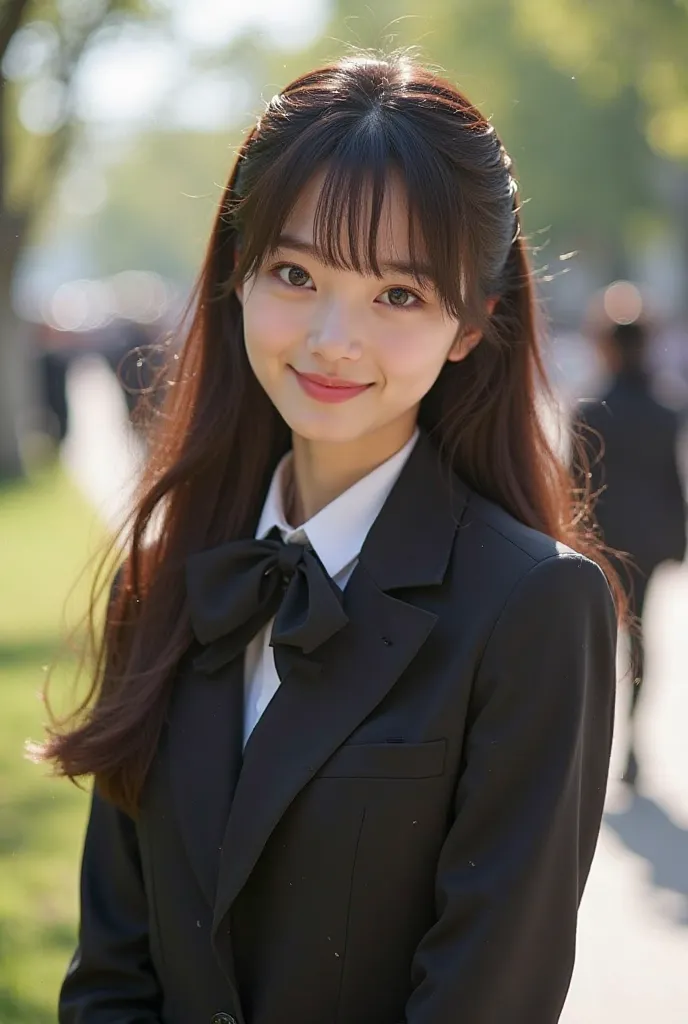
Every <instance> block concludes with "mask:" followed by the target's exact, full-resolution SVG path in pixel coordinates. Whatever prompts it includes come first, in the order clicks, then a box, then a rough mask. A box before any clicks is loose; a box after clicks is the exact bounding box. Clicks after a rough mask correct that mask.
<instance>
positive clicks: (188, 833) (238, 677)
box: [168, 657, 244, 906]
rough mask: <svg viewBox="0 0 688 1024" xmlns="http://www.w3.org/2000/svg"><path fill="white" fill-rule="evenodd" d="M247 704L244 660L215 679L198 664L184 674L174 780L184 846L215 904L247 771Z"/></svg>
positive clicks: (171, 750) (172, 745)
mask: <svg viewBox="0 0 688 1024" xmlns="http://www.w3.org/2000/svg"><path fill="white" fill-rule="evenodd" d="M189 660H190V659H189ZM243 706H244V701H243V658H241V657H239V658H235V659H234V661H233V662H231V664H229V665H227V666H226V667H225V668H224V669H223V670H222V671H221V672H218V673H216V674H214V675H212V676H208V675H205V674H204V673H201V672H197V671H196V670H195V669H194V668H193V666H192V665H189V667H188V668H187V669H186V670H185V671H182V672H180V675H179V677H178V683H177V685H176V686H175V692H174V696H173V702H172V705H171V709H170V716H169V725H168V759H169V768H170V781H171V786H172V796H173V801H174V804H175V808H176V812H177V817H178V819H179V825H180V831H181V834H182V838H183V842H184V846H185V848H186V851H187V855H188V857H189V861H190V863H191V866H192V868H193V870H194V873H195V875H196V877H197V879H198V882H199V884H200V887H201V889H202V891H203V893H204V895H205V898H206V900H207V901H208V903H209V904H210V906H214V904H215V897H216V887H217V878H218V869H219V864H220V847H221V845H222V836H223V834H224V831H225V826H226V824H227V817H228V815H229V809H230V807H231V804H232V799H233V796H234V789H235V786H236V781H237V779H238V777H239V772H240V770H241V757H242V745H243Z"/></svg>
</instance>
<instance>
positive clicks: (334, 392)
mask: <svg viewBox="0 0 688 1024" xmlns="http://www.w3.org/2000/svg"><path fill="white" fill-rule="evenodd" d="M290 369H291V370H292V372H293V373H294V376H295V377H296V379H297V381H298V382H299V384H300V385H301V388H302V389H303V391H305V393H306V394H307V395H308V396H309V398H314V399H316V401H319V402H346V401H347V400H348V399H350V398H355V397H356V396H357V395H361V394H363V392H364V391H367V390H368V388H369V387H372V384H357V383H356V381H351V380H342V378H341V377H325V376H323V375H322V374H320V373H299V371H298V370H295V369H294V367H293V366H292V367H290Z"/></svg>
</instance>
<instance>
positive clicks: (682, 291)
mask: <svg viewBox="0 0 688 1024" xmlns="http://www.w3.org/2000/svg"><path fill="white" fill-rule="evenodd" d="M408 45H413V46H417V47H418V48H419V52H420V55H421V56H422V57H423V58H424V59H426V60H428V61H430V62H431V63H432V64H434V65H438V66H440V67H441V68H443V69H444V70H445V71H446V73H447V75H448V76H449V77H451V78H452V79H453V80H455V81H457V82H458V83H459V85H460V86H461V87H462V88H463V89H464V90H465V91H466V93H467V94H468V96H469V97H470V98H471V99H472V100H473V101H474V102H475V103H477V105H478V106H480V108H481V109H482V110H483V111H484V112H485V113H486V114H488V115H490V116H492V117H493V119H494V122H495V125H496V127H497V129H498V131H499V133H500V135H501V136H502V138H503V140H504V142H505V145H506V147H507V149H508V151H509V152H510V154H511V155H512V157H513V159H514V161H515V163H516V171H517V176H518V178H519V181H520V187H521V197H522V199H523V200H524V202H525V205H524V210H523V217H524V223H525V228H526V231H527V234H528V236H529V239H530V243H531V246H532V255H533V262H534V265H535V267H536V271H537V276H538V280H539V286H540V296H541V306H542V311H543V319H544V320H545V321H546V322H547V324H548V328H549V336H550V337H549V341H548V343H547V348H546V360H547V365H548V368H549V371H550V375H551V377H552V381H553V383H554V386H555V391H556V395H557V397H558V403H559V404H558V406H557V408H556V409H555V410H554V411H553V413H552V416H551V419H552V425H553V427H554V428H556V427H557V426H558V425H559V424H560V423H565V422H566V420H567V417H568V416H569V415H570V413H571V410H572V409H573V407H574V405H575V403H576V402H577V401H578V400H579V399H581V398H590V397H594V396H595V395H599V394H602V393H603V392H604V390H605V387H606V386H607V384H608V376H609V366H608V365H607V364H606V363H605V362H604V360H603V359H602V358H601V356H600V349H599V347H598V345H597V344H596V343H595V337H594V333H595V332H594V329H593V328H592V327H591V324H592V321H591V317H590V310H591V309H593V308H599V307H600V304H601V305H602V306H603V307H604V308H605V309H606V311H607V313H610V310H611V313H613V312H614V308H616V307H615V304H614V297H615V296H616V297H617V298H618V296H619V295H621V296H622V298H623V300H624V301H623V302H622V306H623V309H622V313H621V314H620V318H621V319H622V320H623V319H624V318H625V319H626V320H633V319H634V317H635V315H636V313H634V312H633V308H634V304H635V302H636V299H637V300H638V301H640V296H642V303H643V315H644V317H645V319H647V320H648V321H649V323H650V324H651V335H652V337H651V344H650V345H649V347H648V350H647V370H648V373H649V375H650V379H651V384H652V387H653V389H654V391H655V392H656V394H657V395H658V396H659V397H660V398H661V401H662V402H664V403H665V404H666V405H667V406H668V407H672V408H673V409H674V410H676V411H677V412H676V415H677V417H679V419H678V420H677V422H683V420H682V419H681V417H683V412H682V410H683V409H684V408H685V405H686V401H687V400H688V288H687V287H686V284H687V279H688V63H687V62H686V60H685V55H686V53H687V52H688V3H686V0H653V2H652V3H649V2H648V0H594V2H593V0H575V2H574V0H423V2H419V0H405V2H400V0H394V2H392V0H375V4H374V5H372V4H370V3H369V2H365V0H299V2H298V3H292V4H289V3H284V2H283V0H253V2H252V3H244V2H240V0H223V2H218V0H0V118H1V119H2V124H1V126H0V1024H15V1022H29V1021H30V1022H31V1024H44V1022H45V1024H47V1022H49V1021H54V1020H55V1002H56V994H57V989H58V985H59V981H60V979H61V976H62V974H63V972H64V970H65V967H66V964H67V961H68V958H69V956H70V954H71V951H72V948H73V944H74V939H75V921H76V909H77V903H76V900H77V870H78V856H79V848H80V845H81V841H82V830H83V823H84V813H85V808H86V800H85V796H84V794H83V793H81V792H80V791H78V790H77V789H75V788H74V787H72V786H70V785H69V784H67V783H63V782H55V781H50V780H46V779H45V777H44V772H43V770H42V769H39V768H36V767H35V766H33V765H31V764H29V763H28V762H27V761H26V760H25V759H23V755H22V747H23V743H24V741H25V739H26V738H28V737H33V738H37V737H39V736H40V732H41V724H42V722H43V720H44V719H45V712H44V708H43V707H42V705H41V703H40V700H39V696H38V694H39V691H40V688H41V685H42V681H43V676H44V673H45V670H46V666H47V665H48V664H49V663H53V662H55V660H56V659H57V669H56V676H57V678H56V683H55V685H56V689H57V691H58V692H59V691H60V686H61V683H62V682H65V683H66V682H67V681H68V680H69V679H70V675H73V672H74V662H73V661H72V659H71V657H70V656H69V654H67V653H65V652H64V651H63V649H62V648H61V647H60V638H61V637H62V636H63V635H64V633H63V631H64V625H65V623H66V624H67V625H69V623H70V622H75V621H76V620H77V619H78V617H79V614H80V612H81V611H82V610H83V607H84V601H85V599H86V594H87V590H88V572H86V574H85V575H84V574H82V575H80V573H81V571H82V570H83V568H84V566H85V565H86V563H87V560H88V559H89V557H90V556H91V555H92V554H93V553H94V552H96V551H97V550H98V546H99V545H100V544H101V543H102V541H103V538H104V537H105V536H106V534H107V532H108V530H109V529H111V528H112V526H113V525H115V524H116V523H117V522H118V521H119V519H120V517H121V515H122V512H123V510H124V509H125V508H126V505H127V500H128V498H129V496H130V494H131V488H132V485H133V482H134V481H135V478H136V472H137V466H138V464H139V463H140V460H141V459H142V458H144V457H145V423H143V424H141V423H138V424H137V423H136V422H135V418H134V420H132V412H133V409H134V406H135V404H136V397H137V393H140V392H143V393H145V392H146V390H147V389H149V388H150V382H151V380H152V374H153V372H154V370H155V368H156V360H157V359H159V356H158V355H156V353H157V352H158V351H160V352H163V353H164V354H165V358H174V346H175V342H174V340H173V339H174V328H175V325H176V324H177V323H178V322H179V317H180V315H181V311H182V310H183V307H184V303H185V301H186V299H187V298H188V295H189V291H190V288H191V285H192V282H193V279H194V275H195V273H196V271H197V270H198V268H199V265H200V262H201V260H202V257H203V251H204V246H205V244H206V240H207V236H208V232H209V228H210V224H211V220H212V218H213V215H214V212H215V209H216V205H217V202H218V199H219V197H220V192H221V188H222V185H223V183H224V181H225V179H226V177H227V174H228V171H229V168H230V165H231V163H232V161H233V159H234V154H235V149H236V146H237V145H238V143H239V142H240V140H241V138H242V135H243V133H244V132H245V131H246V129H247V128H248V127H249V126H250V125H251V124H252V122H253V119H254V117H255V116H256V115H257V114H258V113H259V111H260V109H261V103H262V102H264V101H266V100H268V99H269V98H270V97H271V96H272V95H273V94H274V93H275V92H277V91H278V90H279V89H280V87H281V86H283V85H284V84H286V83H287V82H288V81H289V80H290V79H291V78H293V77H294V76H295V75H296V74H297V73H299V72H302V71H305V70H307V69H308V68H309V67H311V66H313V65H314V64H316V63H320V62H321V61H323V60H324V59H326V58H328V57H336V56H339V55H341V54H343V53H344V52H346V51H347V50H348V49H349V48H350V47H352V46H363V47H375V48H383V49H389V48H391V47H397V46H408ZM619 281H630V282H633V286H632V287H631V286H626V285H622V286H620V287H621V292H620V291H619V286H618V285H614V284H613V283H614V282H619ZM610 286H613V287H612V289H611V291H610V290H609V288H610ZM629 304H630V305H629ZM617 305H618V303H617ZM612 307H613V308H612ZM629 308H630V310H631V312H630V313H629V312H628V310H629ZM616 319H617V320H618V319H619V317H616ZM151 345H152V346H159V347H160V348H159V349H157V348H153V349H151V348H150V347H149V346H151ZM684 434H685V432H684ZM685 448H686V445H685V443H684V444H683V446H682V447H681V446H679V460H680V468H681V472H682V473H683V478H684V480H685V463H686V459H685V457H684V456H683V455H682V454H681V453H682V452H683V451H685ZM65 609H66V610H65ZM687 616H688V577H687V575H686V569H685V568H684V566H683V565H682V564H678V563H675V562H674V563H670V564H665V565H663V566H661V567H660V568H659V569H658V571H657V572H656V573H655V574H654V575H653V578H652V581H651V585H650V589H649V593H648V600H647V605H646V613H645V624H646V630H645V632H646V640H647V663H646V677H647V681H648V685H647V687H645V689H646V691H647V692H646V694H645V695H644V697H643V716H642V720H641V721H639V722H638V726H637V736H636V742H637V747H638V750H639V756H641V760H642V765H643V770H642V775H641V780H640V781H639V783H638V785H637V786H636V787H629V786H628V785H626V786H624V785H622V784H621V783H620V782H619V781H618V777H619V775H620V773H621V767H622V765H621V762H622V760H623V757H624V754H623V750H624V749H625V747H624V745H625V743H626V731H627V729H628V725H627V722H626V720H625V714H624V713H623V712H624V707H625V703H626V699H625V697H624V698H623V700H622V701H620V704H621V705H622V708H621V711H620V716H619V728H618V733H617V748H615V749H616V752H615V757H614V763H613V766H612V782H611V785H610V790H609V798H608V807H607V812H606V815H605V822H604V826H603V830H602V835H601V839H600V845H599V850H598V854H597V857H596V860H595V864H594V867H593V872H592V875H591V879H590V882H589V885H588V890H587V893H586V897H585V901H584V905H583V910H582V913H581V927H580V943H579V954H578V962H577V966H576V971H575V975H574V981H573V985H572V989H571V993H570V996H569V1000H568V1003H567V1007H566V1010H565V1014H564V1017H563V1018H562V1020H563V1021H564V1024H602V1022H604V1024H610V1022H612V1021H613V1022H615V1024H616V1022H617V1021H624V1024H632V1022H635V1021H638V1022H640V1021H641V1020H642V1021H643V1022H646V1020H647V1019H648V1017H649V1016H650V1014H652V1016H653V1017H654V1019H657V1020H661V1021H662V1024H685V1022H686V1021H688V972H687V971H686V964H688V743H686V732H687V731H688V688H687V686H686V679H687V673H688V632H687V631H686V625H685V624H686V621H688V620H687ZM624 658H625V654H624V651H623V650H622V651H621V653H620V680H621V681H620V687H621V688H623V686H624V685H627V683H628V679H627V676H628V673H627V672H626V671H625V669H624V664H625V662H624ZM58 703H59V702H58Z"/></svg>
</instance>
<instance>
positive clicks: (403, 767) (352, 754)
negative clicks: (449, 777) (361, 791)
mask: <svg viewBox="0 0 688 1024" xmlns="http://www.w3.org/2000/svg"><path fill="white" fill-rule="evenodd" d="M446 746H447V741H446V740H431V741H430V742H429V743H346V744H345V745H344V746H343V747H340V748H339V750H338V751H337V752H336V753H335V754H333V755H332V757H331V758H330V760H329V761H327V762H326V763H325V764H324V765H323V767H322V768H321V769H320V771H319V772H318V773H317V776H316V778H324V779H429V778H432V777H433V776H435V775H441V774H442V773H443V771H444V761H445V753H446Z"/></svg>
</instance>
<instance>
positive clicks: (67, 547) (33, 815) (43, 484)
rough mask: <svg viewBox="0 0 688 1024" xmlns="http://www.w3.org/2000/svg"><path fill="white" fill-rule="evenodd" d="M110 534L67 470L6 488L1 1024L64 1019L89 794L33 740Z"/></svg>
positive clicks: (0, 608) (69, 667) (0, 522)
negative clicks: (62, 999)
mask: <svg viewBox="0 0 688 1024" xmlns="http://www.w3.org/2000/svg"><path fill="white" fill-rule="evenodd" d="M102 540H103V531H102V527H101V526H100V525H99V523H98V522H97V521H96V519H95V516H94V514H93V513H92V512H91V510H90V508H89V507H88V505H87V504H86V502H85V501H84V499H83V498H82V497H81V496H80V495H79V494H78V492H77V491H76V489H75V488H74V486H73V485H72V484H71V483H70V482H69V481H68V480H67V479H66V478H65V476H64V474H63V473H62V472H61V471H60V470H59V469H57V468H53V469H51V470H49V471H46V472H43V473H41V474H40V475H39V476H38V477H36V478H35V479H32V480H31V481H29V482H26V483H22V484H17V485H12V486H4V487H3V488H0V1024H19V1022H21V1024H24V1022H26V1024H29V1022H30V1024H49V1022H50V1024H52V1022H54V1021H55V1020H56V1001H57V992H58V989H59V985H60V981H61V978H62V976H63V974H64V971H65V968H66V965H67V963H68V960H69V957H70V955H71V952H72V950H73V947H74V942H75V935H76V915H77V891H78V868H79V854H80V847H81V842H82V838H83V829H84V821H85V812H86V807H87V799H86V796H85V794H84V793H82V792H80V791H79V790H78V789H76V788H75V787H74V786H73V785H71V783H69V782H67V781H65V780H56V779H51V778H49V777H48V773H47V770H46V768H45V767H43V766H41V765H35V764H32V763H31V762H30V761H28V760H27V759H26V758H25V756H24V751H23V747H24V743H25V741H26V740H27V739H29V738H30V739H34V740H35V739H40V738H42V735H43V724H44V722H45V720H46V717H47V716H46V711H45V708H44V706H43V705H42V703H41V700H40V697H39V694H40V691H41V688H42V685H43V680H44V676H45V666H47V665H48V664H54V665H55V680H54V688H55V691H56V697H57V696H59V693H60V691H66V690H67V684H68V683H69V682H70V678H72V679H73V678H74V675H75V666H76V661H75V659H74V657H73V656H71V655H70V654H69V653H68V652H67V651H66V650H65V649H64V640H65V636H66V627H67V626H68V625H70V624H71V625H73V624H74V623H75V622H77V621H78V618H79V616H80V614H81V612H82V611H83V609H84V608H85V602H86V600H87V595H88V590H89V579H88V576H86V575H84V576H82V578H81V580H79V576H80V574H81V573H82V570H83V569H84V567H85V566H86V563H87V562H88V559H89V557H90V556H91V555H92V554H93V553H94V552H95V551H96V550H97V548H98V545H99V544H100V543H102ZM75 584H77V585H76V586H75ZM58 703H59V702H58Z"/></svg>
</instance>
